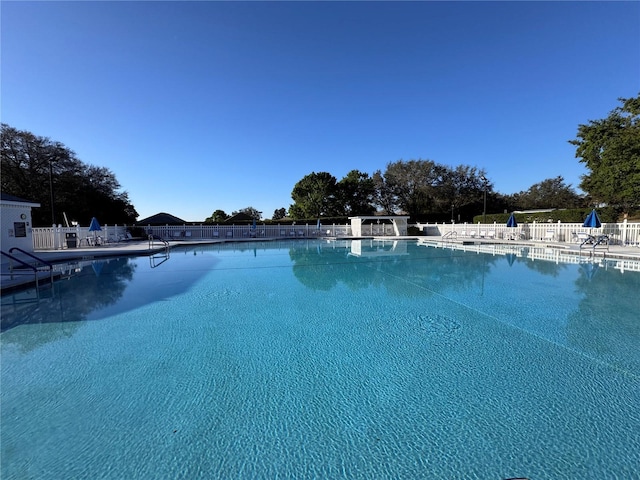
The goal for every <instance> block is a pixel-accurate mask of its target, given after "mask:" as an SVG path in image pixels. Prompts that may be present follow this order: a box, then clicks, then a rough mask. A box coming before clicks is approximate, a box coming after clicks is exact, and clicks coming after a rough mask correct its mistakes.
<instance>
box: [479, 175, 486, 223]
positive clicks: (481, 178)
mask: <svg viewBox="0 0 640 480" xmlns="http://www.w3.org/2000/svg"><path fill="white" fill-rule="evenodd" d="M480 180H482V181H483V182H484V204H483V208H482V223H487V182H488V180H487V177H485V176H484V175H482V176H481V177H480Z"/></svg>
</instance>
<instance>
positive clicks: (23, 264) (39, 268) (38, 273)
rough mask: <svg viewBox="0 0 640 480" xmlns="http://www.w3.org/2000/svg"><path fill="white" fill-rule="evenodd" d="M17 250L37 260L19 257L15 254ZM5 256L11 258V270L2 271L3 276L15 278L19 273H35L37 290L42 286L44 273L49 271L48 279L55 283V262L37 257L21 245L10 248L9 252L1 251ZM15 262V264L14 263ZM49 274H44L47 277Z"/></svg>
mask: <svg viewBox="0 0 640 480" xmlns="http://www.w3.org/2000/svg"><path fill="white" fill-rule="evenodd" d="M15 252H19V253H21V254H22V255H25V256H27V257H30V258H31V259H33V260H35V262H32V263H29V261H28V260H25V259H23V258H19V257H17V256H16V255H14V253H15ZM0 253H2V255H3V256H4V257H7V258H8V259H9V271H8V272H4V270H3V272H2V275H3V276H9V277H10V278H13V277H14V276H17V275H30V274H31V273H33V278H34V283H35V285H36V291H38V290H39V288H40V279H41V278H43V275H42V273H43V272H44V273H48V274H49V275H48V281H49V282H50V283H51V284H53V276H54V269H53V264H51V263H49V262H47V261H46V260H43V259H42V258H39V257H36V256H35V255H34V254H32V253H30V252H27V251H25V250H23V249H21V248H19V247H12V248H10V249H9V252H4V251H0ZM14 264H15V265H14ZM25 270H30V272H26V271H25ZM46 277H47V276H44V278H46Z"/></svg>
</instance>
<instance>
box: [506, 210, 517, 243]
mask: <svg viewBox="0 0 640 480" xmlns="http://www.w3.org/2000/svg"><path fill="white" fill-rule="evenodd" d="M517 227H518V222H516V216H515V215H514V214H513V213H512V214H511V215H510V216H509V220H507V228H517ZM509 237H510V239H511V240H515V238H516V235H515V232H512V233H510V234H509Z"/></svg>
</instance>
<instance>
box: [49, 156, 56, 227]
mask: <svg viewBox="0 0 640 480" xmlns="http://www.w3.org/2000/svg"><path fill="white" fill-rule="evenodd" d="M49 193H50V195H51V225H55V224H56V215H55V212H54V210H53V165H52V162H51V158H49Z"/></svg>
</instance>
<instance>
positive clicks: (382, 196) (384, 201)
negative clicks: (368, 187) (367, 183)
mask: <svg viewBox="0 0 640 480" xmlns="http://www.w3.org/2000/svg"><path fill="white" fill-rule="evenodd" d="M372 180H373V187H374V192H373V202H374V205H375V206H377V207H378V208H379V209H380V210H382V212H383V213H384V214H386V215H394V214H395V213H396V210H397V208H398V199H397V197H396V196H395V194H394V192H393V189H392V188H391V185H389V183H388V182H387V180H386V179H385V178H384V175H383V174H382V172H381V171H380V170H376V171H375V172H374V174H373V177H372Z"/></svg>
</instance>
